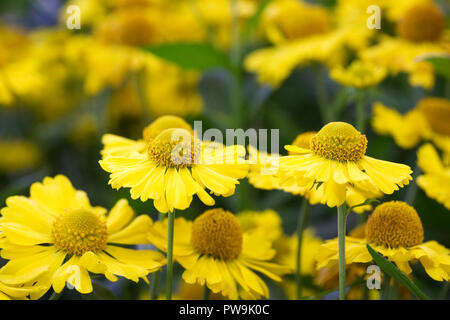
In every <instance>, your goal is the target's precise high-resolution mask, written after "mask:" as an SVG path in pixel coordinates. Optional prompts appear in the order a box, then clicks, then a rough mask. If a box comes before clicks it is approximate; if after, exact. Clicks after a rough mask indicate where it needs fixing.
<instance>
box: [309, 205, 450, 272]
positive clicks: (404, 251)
mask: <svg viewBox="0 0 450 320" xmlns="http://www.w3.org/2000/svg"><path fill="white" fill-rule="evenodd" d="M423 239H424V232H423V227H422V222H421V221H420V218H419V215H418V214H417V212H416V210H415V209H414V208H413V207H411V206H409V205H408V204H406V203H405V202H402V201H390V202H385V203H383V204H381V205H379V206H377V207H376V208H375V210H374V211H373V213H372V215H371V216H370V217H369V220H368V221H367V225H366V231H365V237H364V238H363V239H361V238H353V237H346V240H345V241H346V250H345V256H346V261H347V264H352V263H369V262H371V261H372V256H371V255H370V253H369V251H368V250H367V246H366V245H367V244H370V246H371V247H372V248H373V249H374V250H375V251H377V252H378V253H380V254H381V255H383V256H385V257H386V258H387V259H388V260H390V261H392V262H393V263H395V264H396V265H397V267H398V268H399V269H400V270H401V271H402V272H404V273H405V274H410V273H411V272H412V269H411V266H410V263H414V262H417V261H419V262H420V263H421V264H422V265H423V267H424V268H425V271H426V272H427V274H428V275H429V276H430V277H431V278H433V279H434V280H436V281H448V280H449V279H450V255H449V254H450V250H449V249H447V248H445V247H444V246H442V245H440V244H439V243H437V242H436V241H427V242H423ZM338 259H339V258H338V241H337V239H333V240H328V241H326V242H325V243H324V244H323V245H322V246H321V248H320V251H319V253H318V255H317V268H318V269H320V268H323V267H331V266H334V265H336V264H337V263H338Z"/></svg>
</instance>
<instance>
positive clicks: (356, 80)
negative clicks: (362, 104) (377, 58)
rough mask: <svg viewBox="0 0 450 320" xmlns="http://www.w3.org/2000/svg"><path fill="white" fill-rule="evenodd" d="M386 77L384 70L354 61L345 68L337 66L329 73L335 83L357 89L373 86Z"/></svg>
mask: <svg viewBox="0 0 450 320" xmlns="http://www.w3.org/2000/svg"><path fill="white" fill-rule="evenodd" d="M386 75H387V71H386V69H385V68H383V67H379V66H375V65H371V64H369V63H365V62H362V61H354V62H352V63H351V64H350V65H349V66H347V67H346V68H344V67H343V66H337V67H334V68H332V69H331V71H330V77H331V78H332V79H333V80H335V81H336V82H338V83H340V84H342V85H344V86H349V87H355V88H358V89H361V88H367V87H371V86H375V85H377V84H378V83H380V82H381V81H383V80H384V78H385V77H386Z"/></svg>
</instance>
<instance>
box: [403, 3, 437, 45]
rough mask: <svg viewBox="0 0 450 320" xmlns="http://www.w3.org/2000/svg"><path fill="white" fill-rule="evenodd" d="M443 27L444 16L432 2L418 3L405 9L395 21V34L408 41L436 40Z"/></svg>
mask: <svg viewBox="0 0 450 320" xmlns="http://www.w3.org/2000/svg"><path fill="white" fill-rule="evenodd" d="M444 29H445V18H444V15H443V14H442V12H441V11H440V10H439V8H438V7H437V6H436V5H434V4H432V3H422V4H418V5H416V6H414V7H412V8H410V9H409V10H407V11H406V13H405V15H404V16H403V18H402V19H400V21H399V22H398V23H397V34H398V35H399V36H400V37H402V38H404V39H407V40H410V41H417V42H421V41H435V40H438V39H439V38H440V36H441V34H442V33H443V31H444Z"/></svg>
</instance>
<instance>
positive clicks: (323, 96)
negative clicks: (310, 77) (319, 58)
mask: <svg viewBox="0 0 450 320" xmlns="http://www.w3.org/2000/svg"><path fill="white" fill-rule="evenodd" d="M313 74H314V80H315V81H314V82H315V90H316V96H317V102H318V104H319V111H320V116H321V117H322V122H323V123H324V124H326V123H328V122H330V121H331V114H330V108H329V104H328V94H327V88H326V81H325V77H324V75H323V70H322V68H321V67H320V66H314V67H313Z"/></svg>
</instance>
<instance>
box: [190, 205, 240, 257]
mask: <svg viewBox="0 0 450 320" xmlns="http://www.w3.org/2000/svg"><path fill="white" fill-rule="evenodd" d="M191 243H192V245H193V246H194V247H195V248H196V249H197V250H198V251H199V252H201V253H202V254H205V255H210V256H212V257H215V258H218V259H221V260H233V259H236V258H238V257H239V255H240V254H241V251H242V227H241V224H240V223H239V220H238V219H237V218H236V217H235V216H234V215H233V214H232V213H230V212H228V211H224V210H223V209H211V210H208V211H205V212H204V213H203V214H202V215H200V216H199V217H197V218H196V219H195V220H194V223H193V225H192V234H191Z"/></svg>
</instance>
